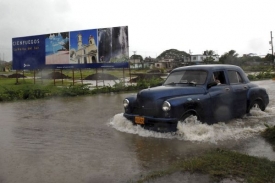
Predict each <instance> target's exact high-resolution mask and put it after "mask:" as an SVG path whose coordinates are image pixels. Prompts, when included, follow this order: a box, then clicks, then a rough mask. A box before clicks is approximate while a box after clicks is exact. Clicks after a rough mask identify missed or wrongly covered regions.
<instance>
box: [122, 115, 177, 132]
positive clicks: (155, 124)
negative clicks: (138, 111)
mask: <svg viewBox="0 0 275 183" xmlns="http://www.w3.org/2000/svg"><path fill="white" fill-rule="evenodd" d="M123 116H124V117H125V118H127V119H128V120H130V121H131V122H132V123H133V124H135V125H140V126H142V127H144V128H145V129H148V130H153V131H158V132H173V131H177V124H178V119H177V118H153V117H149V116H138V115H134V114H127V113H124V114H123ZM136 117H142V118H143V123H137V122H136V121H135V118H136Z"/></svg>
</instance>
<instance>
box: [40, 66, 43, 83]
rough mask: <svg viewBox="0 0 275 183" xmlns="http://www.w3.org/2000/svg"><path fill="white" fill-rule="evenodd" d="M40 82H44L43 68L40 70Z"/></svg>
mask: <svg viewBox="0 0 275 183" xmlns="http://www.w3.org/2000/svg"><path fill="white" fill-rule="evenodd" d="M40 82H41V84H43V74H42V69H41V70H40Z"/></svg>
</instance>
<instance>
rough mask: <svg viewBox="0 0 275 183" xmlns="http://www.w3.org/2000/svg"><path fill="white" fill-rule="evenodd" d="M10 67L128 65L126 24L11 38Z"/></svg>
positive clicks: (63, 67) (62, 67) (114, 66)
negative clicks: (11, 58) (11, 63)
mask: <svg viewBox="0 0 275 183" xmlns="http://www.w3.org/2000/svg"><path fill="white" fill-rule="evenodd" d="M12 55H13V69H15V70H23V69H30V70H32V69H45V68H46V69H47V68H48V69H66V68H67V69H68V68H128V66H129V63H128V58H129V44H128V27H127V26H123V27H111V28H101V29H89V30H78V31H70V32H57V33H50V34H44V35H36V36H27V37H17V38H13V39H12Z"/></svg>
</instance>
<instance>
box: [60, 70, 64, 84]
mask: <svg viewBox="0 0 275 183" xmlns="http://www.w3.org/2000/svg"><path fill="white" fill-rule="evenodd" d="M60 72H61V83H62V85H63V69H60Z"/></svg>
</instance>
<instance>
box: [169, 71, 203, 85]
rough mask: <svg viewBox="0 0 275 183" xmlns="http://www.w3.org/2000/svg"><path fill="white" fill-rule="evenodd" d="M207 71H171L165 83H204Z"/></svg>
mask: <svg viewBox="0 0 275 183" xmlns="http://www.w3.org/2000/svg"><path fill="white" fill-rule="evenodd" d="M206 77H207V72H206V71H200V70H183V71H176V72H173V73H171V74H170V75H169V76H168V77H167V79H166V81H165V82H164V85H169V84H204V83H205V81H206Z"/></svg>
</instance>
